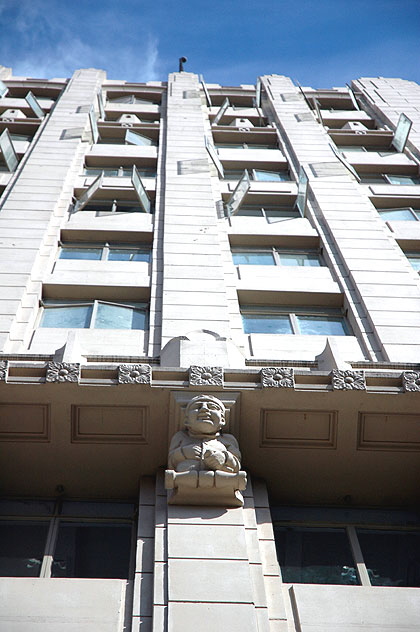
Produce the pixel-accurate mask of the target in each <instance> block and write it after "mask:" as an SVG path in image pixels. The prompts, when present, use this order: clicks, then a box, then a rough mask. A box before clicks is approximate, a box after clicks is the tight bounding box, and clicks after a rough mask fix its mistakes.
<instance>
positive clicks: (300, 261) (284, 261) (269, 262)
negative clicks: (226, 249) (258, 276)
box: [232, 248, 321, 266]
mask: <svg viewBox="0 0 420 632" xmlns="http://www.w3.org/2000/svg"><path fill="white" fill-rule="evenodd" d="M232 258H233V263H234V264H235V265H262V266H274V265H276V266H320V265H321V261H320V258H319V254H318V252H317V251H316V250H285V249H283V248H234V249H232Z"/></svg>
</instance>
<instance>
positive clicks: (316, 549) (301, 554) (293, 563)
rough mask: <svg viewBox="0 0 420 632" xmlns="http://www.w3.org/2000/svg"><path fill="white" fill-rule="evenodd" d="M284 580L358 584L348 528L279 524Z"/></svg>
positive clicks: (279, 553) (277, 530) (277, 543)
mask: <svg viewBox="0 0 420 632" xmlns="http://www.w3.org/2000/svg"><path fill="white" fill-rule="evenodd" d="M274 533H275V539H276V547H277V556H278V560H279V564H280V568H281V573H282V577H283V581H284V582H287V583H300V584H351V585H353V584H358V583H359V581H358V578H357V573H356V569H355V565H354V562H353V558H352V555H351V551H350V546H349V543H348V540H347V536H346V532H345V531H344V529H311V528H299V527H275V529H274Z"/></svg>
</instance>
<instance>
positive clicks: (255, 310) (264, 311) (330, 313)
mask: <svg viewBox="0 0 420 632" xmlns="http://www.w3.org/2000/svg"><path fill="white" fill-rule="evenodd" d="M240 311H241V317H242V322H243V324H244V325H245V321H244V316H245V317H246V316H247V315H250V316H251V315H256V316H258V315H271V314H272V315H273V316H288V318H289V323H290V327H291V332H290V333H287V334H281V333H280V334H274V333H269V332H245V331H244V333H245V335H256V334H257V335H261V334H262V335H267V336H288V335H289V336H291V335H294V336H308V335H309V336H315V335H319V336H340V337H341V336H353V335H354V334H353V332H352V330H351V327H350V325H349V323H348V321H347V319H346V317H345V314H343V310H342V309H340V308H332V307H307V306H303V307H300V306H291V305H242V306H241V310H240ZM300 316H318V317H322V316H324V317H326V318H328V317H333V318H339V319H340V321H341V324H342V328H343V331H344V333H343V334H305V333H301V331H300V326H299V317H300ZM244 330H245V327H244Z"/></svg>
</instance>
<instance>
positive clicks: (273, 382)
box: [261, 366, 295, 388]
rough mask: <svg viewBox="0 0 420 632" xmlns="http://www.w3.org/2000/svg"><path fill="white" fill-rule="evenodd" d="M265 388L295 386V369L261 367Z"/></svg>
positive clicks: (262, 382)
mask: <svg viewBox="0 0 420 632" xmlns="http://www.w3.org/2000/svg"><path fill="white" fill-rule="evenodd" d="M261 385H262V387H263V388H273V387H274V388H294V387H295V378H294V370H293V369H292V368H289V367H271V366H268V367H264V368H263V369H261Z"/></svg>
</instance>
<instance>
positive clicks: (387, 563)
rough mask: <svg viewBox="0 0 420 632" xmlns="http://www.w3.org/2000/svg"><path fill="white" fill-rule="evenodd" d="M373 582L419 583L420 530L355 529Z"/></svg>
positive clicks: (411, 584) (384, 584) (386, 583)
mask: <svg viewBox="0 0 420 632" xmlns="http://www.w3.org/2000/svg"><path fill="white" fill-rule="evenodd" d="M357 536H358V539H359V543H360V547H361V549H362V554H363V558H364V561H365V564H366V567H367V570H368V574H369V578H370V581H371V584H372V586H412V587H420V533H408V532H405V533H404V532H401V531H400V532H398V531H380V530H371V529H357Z"/></svg>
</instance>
